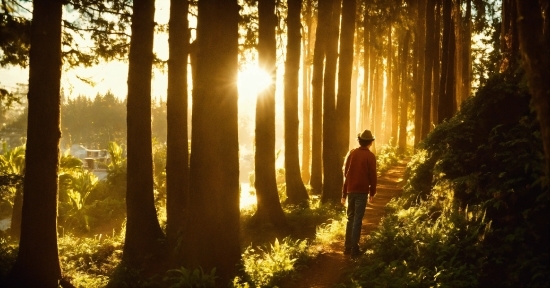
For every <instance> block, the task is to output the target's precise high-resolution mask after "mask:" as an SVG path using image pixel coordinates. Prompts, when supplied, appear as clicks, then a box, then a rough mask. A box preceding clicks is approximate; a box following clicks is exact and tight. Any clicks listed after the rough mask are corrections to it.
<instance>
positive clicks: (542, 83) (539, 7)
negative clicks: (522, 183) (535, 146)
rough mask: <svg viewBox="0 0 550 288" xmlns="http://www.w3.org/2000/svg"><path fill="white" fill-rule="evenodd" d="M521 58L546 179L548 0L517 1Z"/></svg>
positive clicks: (549, 142)
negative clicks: (530, 97)
mask: <svg viewBox="0 0 550 288" xmlns="http://www.w3.org/2000/svg"><path fill="white" fill-rule="evenodd" d="M516 4H517V10H518V16H519V18H518V19H519V20H518V32H519V38H520V49H521V55H522V58H523V61H524V67H525V71H526V72H527V79H528V81H529V90H530V91H531V94H532V97H533V100H532V106H533V108H534V109H535V111H536V112H537V118H538V120H539V124H540V131H541V138H542V143H543V148H544V156H545V157H544V158H545V159H546V171H545V172H546V177H550V81H548V79H550V56H549V55H548V53H542V52H543V51H550V19H548V15H550V4H549V3H548V0H546V1H540V3H538V2H537V1H525V0H516Z"/></svg>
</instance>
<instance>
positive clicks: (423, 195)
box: [341, 75, 550, 287]
mask: <svg viewBox="0 0 550 288" xmlns="http://www.w3.org/2000/svg"><path fill="white" fill-rule="evenodd" d="M505 76H506V77H505ZM529 101H530V96H529V95H528V92H527V89H526V87H525V86H524V85H523V84H522V82H521V79H520V78H514V77H512V76H510V75H499V76H497V77H494V78H493V79H491V80H490V81H489V82H488V84H487V85H486V86H485V87H483V88H481V89H480V90H479V92H478V93H477V95H476V96H475V97H471V98H469V99H467V100H466V101H465V102H464V103H463V106H462V107H461V110H460V112H459V113H458V114H457V115H456V116H455V117H453V118H452V119H450V120H448V121H446V122H444V123H442V124H440V125H438V126H437V127H436V128H435V129H434V131H433V132H432V133H430V134H429V135H428V137H427V138H426V139H425V140H424V141H423V142H422V143H421V146H420V148H421V149H418V150H417V153H416V154H415V155H414V156H413V157H412V158H411V161H410V162H409V164H408V167H407V171H406V178H407V179H408V180H407V183H406V185H405V187H404V192H403V196H402V197H401V198H400V199H394V200H392V201H391V202H390V203H389V204H388V205H387V209H388V215H387V216H386V217H385V218H383V220H382V222H381V224H380V225H379V229H378V230H376V231H374V232H373V233H371V234H370V235H369V236H368V237H369V238H368V241H366V246H365V247H364V248H365V249H366V253H365V255H364V257H362V258H360V260H359V261H358V267H357V268H356V269H355V270H354V271H353V272H352V274H351V277H350V278H351V280H350V281H349V282H346V283H344V284H341V287H388V286H390V287H403V286H416V287H436V286H437V287H439V286H441V287H464V286H468V287H518V286H522V287H545V286H548V285H549V283H550V272H549V271H550V267H549V262H550V261H549V258H548V241H549V236H548V234H549V233H548V232H549V231H548V215H547V212H546V211H547V210H548V179H547V178H545V176H544V173H543V169H544V166H543V165H544V159H543V152H542V145H541V143H542V141H541V138H540V130H539V125H538V122H537V120H536V116H535V115H534V113H533V112H532V111H531V110H530V109H529Z"/></svg>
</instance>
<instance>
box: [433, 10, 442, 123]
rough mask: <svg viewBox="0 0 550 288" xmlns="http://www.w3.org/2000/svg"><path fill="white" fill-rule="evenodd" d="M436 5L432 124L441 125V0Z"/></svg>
mask: <svg viewBox="0 0 550 288" xmlns="http://www.w3.org/2000/svg"><path fill="white" fill-rule="evenodd" d="M435 5H436V6H435V23H434V54H433V68H432V71H433V73H432V85H433V90H432V91H433V94H432V123H439V122H438V121H437V117H438V116H437V106H438V105H439V97H438V93H439V76H440V74H441V61H440V59H439V57H440V55H441V0H436V4H435Z"/></svg>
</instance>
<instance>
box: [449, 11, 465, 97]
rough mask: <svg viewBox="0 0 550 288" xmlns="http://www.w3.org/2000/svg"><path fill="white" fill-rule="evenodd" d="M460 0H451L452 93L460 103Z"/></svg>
mask: <svg viewBox="0 0 550 288" xmlns="http://www.w3.org/2000/svg"><path fill="white" fill-rule="evenodd" d="M461 7H462V0H456V1H454V2H453V12H452V13H453V19H454V35H455V42H454V43H455V52H456V53H455V54H454V63H456V65H454V68H455V69H454V70H453V71H454V75H455V83H456V85H455V87H454V93H455V95H456V99H455V101H456V103H460V101H461V100H462V69H463V65H462V63H461V62H460V61H462V59H461V57H462V49H463V47H462V44H463V40H462V38H463V37H464V36H463V29H462V9H461Z"/></svg>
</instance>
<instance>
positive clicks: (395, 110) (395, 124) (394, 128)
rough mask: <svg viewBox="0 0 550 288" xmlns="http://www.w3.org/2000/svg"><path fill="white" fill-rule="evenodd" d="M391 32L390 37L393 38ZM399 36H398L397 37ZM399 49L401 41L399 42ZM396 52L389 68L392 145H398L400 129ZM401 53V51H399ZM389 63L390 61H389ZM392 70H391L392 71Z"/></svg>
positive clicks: (391, 55)
mask: <svg viewBox="0 0 550 288" xmlns="http://www.w3.org/2000/svg"><path fill="white" fill-rule="evenodd" d="M390 31H391V28H390ZM391 34H392V33H390V39H391ZM396 38H397V37H396ZM389 46H390V47H392V46H393V40H392V41H390V45H389ZM396 50H397V51H399V43H397V49H396ZM392 51H393V48H392ZM395 54H396V53H395V52H391V53H390V55H389V57H391V58H392V61H391V62H392V63H393V65H390V67H389V68H388V73H391V75H392V76H391V79H392V80H391V87H392V88H391V90H392V93H391V98H392V100H391V145H392V146H395V145H397V137H398V136H397V135H398V129H399V70H398V66H399V64H398V61H396V58H395V57H397V60H398V59H399V56H396V55H395ZM397 54H399V52H398V53H397ZM388 63H389V61H388ZM390 71H391V72H390Z"/></svg>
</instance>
